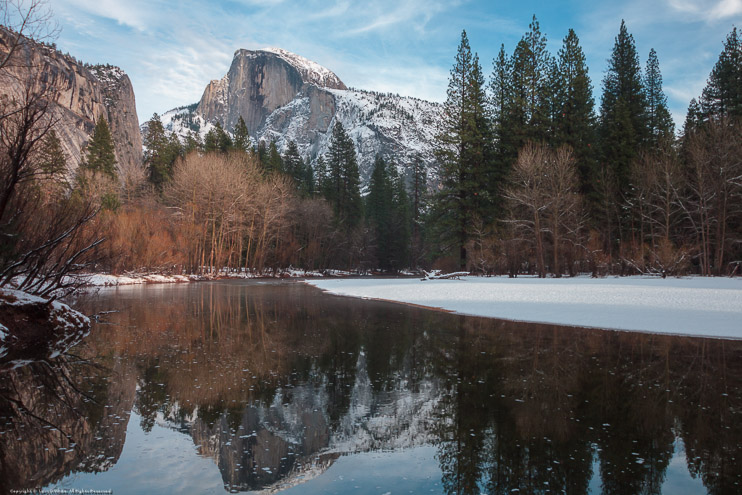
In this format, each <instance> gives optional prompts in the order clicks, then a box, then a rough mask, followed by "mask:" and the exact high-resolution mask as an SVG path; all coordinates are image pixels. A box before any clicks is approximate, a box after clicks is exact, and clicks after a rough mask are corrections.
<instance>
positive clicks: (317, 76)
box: [261, 47, 345, 88]
mask: <svg viewBox="0 0 742 495" xmlns="http://www.w3.org/2000/svg"><path fill="white" fill-rule="evenodd" d="M261 51H264V52H270V53H274V54H276V55H278V56H279V57H281V58H282V59H283V60H285V61H286V62H287V63H289V64H290V65H292V66H293V67H294V68H296V70H298V71H299V74H301V77H302V79H303V80H304V82H309V83H312V84H315V85H317V86H319V87H320V88H328V87H329V88H338V87H344V86H345V84H343V82H342V81H341V80H340V78H339V77H338V76H337V75H335V73H334V72H332V71H331V70H330V69H328V68H326V67H323V66H321V65H320V64H318V63H317V62H313V61H311V60H309V59H308V58H304V57H302V56H301V55H297V54H295V53H291V52H290V51H287V50H284V49H282V48H274V47H268V48H264V49H263V50H261Z"/></svg>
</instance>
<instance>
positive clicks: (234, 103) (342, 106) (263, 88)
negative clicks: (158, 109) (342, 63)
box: [162, 48, 441, 184]
mask: <svg viewBox="0 0 742 495" xmlns="http://www.w3.org/2000/svg"><path fill="white" fill-rule="evenodd" d="M440 112H441V105H440V104H438V103H432V102H428V101H424V100H420V99H417V98H411V97H402V96H399V95H393V94H389V93H377V92H373V91H364V90H355V89H348V88H347V87H346V86H345V84H344V83H343V82H342V81H341V80H340V78H339V77H338V76H337V75H335V74H334V73H333V72H332V71H330V70H329V69H326V68H325V67H322V66H321V65H319V64H317V63H315V62H312V61H310V60H307V59H306V58H304V57H301V56H299V55H296V54H293V53H291V52H287V51H286V50H282V49H280V48H268V49H265V50H256V51H252V50H237V51H236V52H235V55H234V59H233V61H232V65H231V67H230V69H229V72H228V73H227V74H226V75H225V76H224V77H223V78H222V79H220V80H214V81H211V82H210V83H209V85H208V86H207V87H206V89H205V90H204V94H203V96H202V97H201V100H200V101H199V102H198V103H197V104H193V105H188V106H184V107H179V108H175V109H172V110H170V111H168V112H165V113H164V114H163V115H162V121H163V124H164V125H165V127H166V128H167V129H168V130H170V131H172V132H175V133H177V134H178V135H179V136H181V137H185V136H186V135H187V134H188V132H189V131H194V132H197V133H199V134H201V136H202V137H203V136H204V135H205V134H206V133H207V132H208V131H209V129H210V128H211V127H212V126H213V124H214V123H215V122H219V123H220V124H221V125H222V126H223V127H224V128H225V129H226V130H227V131H230V132H231V131H233V129H234V126H235V124H236V123H237V121H238V119H239V117H240V116H241V117H242V118H243V119H244V120H245V122H246V123H247V127H248V131H249V133H250V136H251V139H252V140H253V142H254V143H257V142H258V141H263V142H265V143H266V144H268V143H270V142H271V141H275V142H276V145H277V147H278V149H279V151H281V152H283V151H284V150H285V149H286V147H287V146H288V143H289V141H294V142H295V143H296V144H297V145H298V148H299V151H300V153H301V154H302V157H303V158H304V159H305V160H307V161H308V162H309V163H311V164H315V163H316V160H317V158H318V157H319V156H321V155H325V154H326V153H327V151H328V148H329V144H330V137H331V134H332V128H333V126H334V125H335V122H340V123H342V124H343V126H344V127H345V129H346V131H347V132H348V134H349V136H350V137H351V138H352V139H353V142H354V143H355V146H356V153H357V157H358V163H359V168H360V171H361V180H362V182H363V183H364V184H365V183H366V182H367V181H368V178H369V177H370V174H371V171H372V167H373V162H374V159H375V157H376V155H380V156H382V157H383V158H384V159H385V160H386V161H388V162H393V163H395V164H396V165H397V167H398V168H399V170H400V172H402V173H403V174H404V173H406V171H407V170H409V168H410V167H411V165H412V163H413V162H414V161H416V160H420V161H422V162H423V163H424V164H425V165H426V166H427V167H428V168H431V167H432V165H433V164H434V162H435V158H434V155H433V150H434V144H433V142H434V138H435V135H436V133H437V122H439V120H440V118H439V116H440Z"/></svg>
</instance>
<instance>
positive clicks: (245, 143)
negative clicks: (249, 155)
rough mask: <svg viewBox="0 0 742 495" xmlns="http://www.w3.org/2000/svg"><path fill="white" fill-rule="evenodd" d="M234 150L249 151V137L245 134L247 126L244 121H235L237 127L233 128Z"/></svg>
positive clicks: (241, 119)
mask: <svg viewBox="0 0 742 495" xmlns="http://www.w3.org/2000/svg"><path fill="white" fill-rule="evenodd" d="M234 148H235V149H237V150H240V151H245V152H247V151H250V149H251V147H250V135H249V134H248V132H247V124H245V119H243V118H242V115H240V118H239V119H237V125H235V126H234Z"/></svg>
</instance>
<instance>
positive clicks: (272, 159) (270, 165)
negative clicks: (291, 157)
mask: <svg viewBox="0 0 742 495" xmlns="http://www.w3.org/2000/svg"><path fill="white" fill-rule="evenodd" d="M263 168H265V171H266V172H267V173H273V172H276V173H282V172H283V161H282V160H281V155H280V154H279V153H278V148H277V147H276V142H275V141H271V144H270V145H268V153H267V155H266V158H265V162H263Z"/></svg>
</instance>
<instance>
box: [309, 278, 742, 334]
mask: <svg viewBox="0 0 742 495" xmlns="http://www.w3.org/2000/svg"><path fill="white" fill-rule="evenodd" d="M307 283H308V284H310V285H313V286H315V287H318V288H320V289H322V290H325V291H328V292H330V293H332V294H337V295H343V296H353V297H362V298H370V299H384V300H389V301H397V302H402V303H408V304H417V305H421V306H428V307H433V308H441V309H445V310H449V311H454V312H456V313H461V314H467V315H475V316H487V317H493V318H504V319H509V320H518V321H532V322H541V323H557V324H562V325H575V326H583V327H597V328H609V329H619V330H634V331H645V332H654V333H668V334H681V335H697V336H712V337H725V338H742V278H739V277H738V278H701V277H690V278H667V279H661V278H647V277H624V278H598V279H594V278H587V277H577V278H562V279H538V278H515V279H510V278H505V277H492V278H480V277H464V278H462V279H461V280H426V281H420V280H419V279H342V280H311V281H307Z"/></svg>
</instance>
